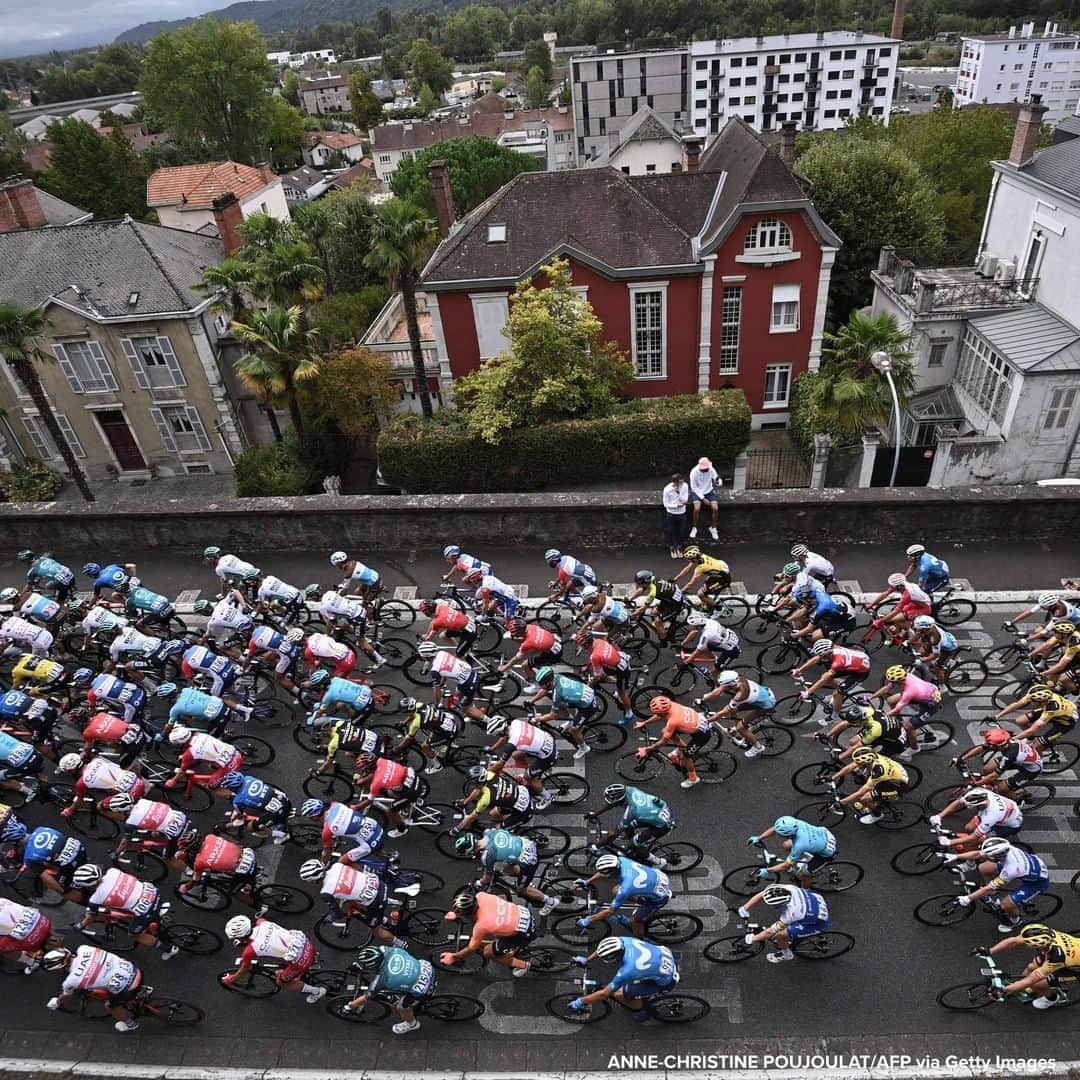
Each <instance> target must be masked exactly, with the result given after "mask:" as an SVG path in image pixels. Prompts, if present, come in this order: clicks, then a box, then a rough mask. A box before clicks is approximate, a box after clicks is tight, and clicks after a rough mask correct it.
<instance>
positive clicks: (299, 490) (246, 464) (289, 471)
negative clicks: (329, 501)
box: [235, 430, 321, 499]
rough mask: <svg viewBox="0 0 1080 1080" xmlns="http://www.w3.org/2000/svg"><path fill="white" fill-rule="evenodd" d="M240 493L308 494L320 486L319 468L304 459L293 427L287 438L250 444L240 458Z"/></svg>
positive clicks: (237, 469)
mask: <svg viewBox="0 0 1080 1080" xmlns="http://www.w3.org/2000/svg"><path fill="white" fill-rule="evenodd" d="M235 473H236V494H237V496H238V497H240V498H242V499H244V498H248V499H255V498H261V497H264V496H268V495H308V494H310V493H312V492H315V491H318V490H320V487H319V484H320V480H321V478H320V477H319V476H318V475H317V472H316V470H315V469H313V468H312V467H311V466H310V465H308V464H305V463H304V462H303V461H301V460H300V456H299V454H298V452H297V448H296V438H295V436H294V435H293V433H292V431H291V430H290V431H289V432H288V433H287V434H286V436H285V439H284V441H282V442H280V443H274V444H272V445H271V446H249V447H248V448H247V449H246V450H245V451H244V452H243V453H242V454H241V455H240V456H239V457H238V458H237V459H236V467H235Z"/></svg>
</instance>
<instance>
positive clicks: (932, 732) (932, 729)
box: [915, 720, 956, 753]
mask: <svg viewBox="0 0 1080 1080" xmlns="http://www.w3.org/2000/svg"><path fill="white" fill-rule="evenodd" d="M915 734H916V735H918V737H919V752H920V753H924V752H928V751H931V750H940V749H941V747H943V746H947V745H948V744H949V743H951V742H952V741H953V739H954V738H955V736H956V731H955V729H954V728H953V726H952V724H950V723H949V721H948V720H930V721H929V722H927V723H925V724H923V725H922V727H920V728H917V729H916V731H915Z"/></svg>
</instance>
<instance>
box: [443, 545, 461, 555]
mask: <svg viewBox="0 0 1080 1080" xmlns="http://www.w3.org/2000/svg"><path fill="white" fill-rule="evenodd" d="M442 553H443V558H444V559H456V558H457V557H458V556H459V555H460V554H461V548H459V547H458V546H457V544H447V545H446V547H444V548H443V549H442Z"/></svg>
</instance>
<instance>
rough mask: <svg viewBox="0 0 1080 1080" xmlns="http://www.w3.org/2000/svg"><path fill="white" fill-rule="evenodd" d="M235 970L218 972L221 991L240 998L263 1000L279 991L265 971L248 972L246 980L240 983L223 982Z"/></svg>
mask: <svg viewBox="0 0 1080 1080" xmlns="http://www.w3.org/2000/svg"><path fill="white" fill-rule="evenodd" d="M235 972H236V969H235V968H229V970H228V971H220V972H218V976H217V981H218V985H219V986H220V987H221V988H222V990H227V991H228V992H229V993H230V994H238V995H239V996H240V997H247V998H255V999H263V998H270V997H273V996H274V995H275V994H276V993H278V992H279V991H280V990H281V987H280V986H278V984H277V981H276V980H275V979H274V977H273V976H272V975H269V974H267V973H266V972H265V971H257V970H254V969H252V970H250V971H248V972H247V979H246V981H245V982H242V983H227V982H224V981H223V980H224V978H225V976H226V975H233V974H235Z"/></svg>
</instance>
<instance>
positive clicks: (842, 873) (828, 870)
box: [809, 862, 865, 893]
mask: <svg viewBox="0 0 1080 1080" xmlns="http://www.w3.org/2000/svg"><path fill="white" fill-rule="evenodd" d="M864 874H865V871H864V870H863V868H862V867H861V866H860V865H859V864H858V863H853V862H829V863H826V864H825V865H824V866H823V867H822V868H821V869H820V870H817V871H815V872H814V873H813V874H812V875H811V878H812V881H811V884H810V886H809V888H811V889H813V890H814V891H815V892H820V893H841V892H847V891H848V889H854V888H855V886H856V885H858V884H859V882H860V881H862V879H863V875H864Z"/></svg>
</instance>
